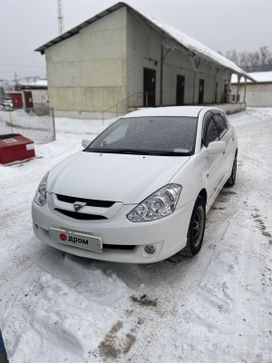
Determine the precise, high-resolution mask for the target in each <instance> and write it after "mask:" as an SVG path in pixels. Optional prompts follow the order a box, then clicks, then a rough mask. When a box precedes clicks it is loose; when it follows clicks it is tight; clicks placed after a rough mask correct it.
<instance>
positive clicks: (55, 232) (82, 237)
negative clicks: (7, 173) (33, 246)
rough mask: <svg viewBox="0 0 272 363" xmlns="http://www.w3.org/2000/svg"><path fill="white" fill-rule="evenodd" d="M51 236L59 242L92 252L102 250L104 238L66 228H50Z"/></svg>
mask: <svg viewBox="0 0 272 363" xmlns="http://www.w3.org/2000/svg"><path fill="white" fill-rule="evenodd" d="M49 238H50V239H51V240H52V241H54V242H58V243H63V244H65V245H69V246H73V247H78V248H82V249H84V250H89V251H92V252H102V239H101V238H100V237H96V236H91V235H88V234H84V233H78V232H74V231H70V230H65V229H58V228H50V230H49Z"/></svg>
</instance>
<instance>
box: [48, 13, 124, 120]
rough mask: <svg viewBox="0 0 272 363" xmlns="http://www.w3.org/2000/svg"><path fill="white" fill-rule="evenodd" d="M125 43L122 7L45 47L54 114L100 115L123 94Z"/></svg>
mask: <svg viewBox="0 0 272 363" xmlns="http://www.w3.org/2000/svg"><path fill="white" fill-rule="evenodd" d="M126 44H127V42H126V8H125V7H124V8H121V9H119V10H117V11H115V12H113V13H111V14H109V15H107V16H106V17H104V18H102V19H100V20H99V21H96V22H95V23H92V24H90V25H88V26H87V27H85V28H83V29H82V30H81V31H80V32H79V33H78V34H76V35H74V36H73V37H70V38H68V39H66V40H63V41H62V42H60V43H57V44H55V45H53V46H51V47H49V48H47V49H46V51H45V55H46V65H47V77H48V89H49V100H50V106H51V107H54V108H55V110H56V114H57V115H63V116H74V117H80V116H82V117H84V116H88V115H90V112H91V115H96V116H97V117H101V113H102V112H103V111H105V110H106V109H108V108H110V107H111V106H113V105H115V104H116V103H118V102H119V101H120V100H122V99H124V98H125V97H126V94H127V67H126ZM120 107H121V106H120ZM110 111H112V112H115V107H114V108H113V109H112V110H110Z"/></svg>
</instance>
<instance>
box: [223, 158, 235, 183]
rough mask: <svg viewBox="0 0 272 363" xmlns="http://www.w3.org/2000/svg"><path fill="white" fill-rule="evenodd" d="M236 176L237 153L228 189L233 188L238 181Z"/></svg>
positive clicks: (228, 181)
mask: <svg viewBox="0 0 272 363" xmlns="http://www.w3.org/2000/svg"><path fill="white" fill-rule="evenodd" d="M236 175H237V153H236V154H235V157H234V161H233V165H232V169H231V175H230V177H229V178H228V180H227V182H226V184H225V186H226V187H233V186H234V184H235V181H236Z"/></svg>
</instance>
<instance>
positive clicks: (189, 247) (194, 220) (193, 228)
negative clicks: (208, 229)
mask: <svg viewBox="0 0 272 363" xmlns="http://www.w3.org/2000/svg"><path fill="white" fill-rule="evenodd" d="M205 223H206V206H205V200H204V198H203V197H202V196H201V195H199V196H198V197H197V200H196V202H195V205H194V209H193V212H192V216H191V220H190V224H189V229H188V234H187V244H186V246H185V248H184V249H183V250H182V251H181V254H182V255H184V256H189V257H192V256H195V255H196V254H197V253H198V252H199V251H200V249H201V247H202V242H203V238H204V231H205Z"/></svg>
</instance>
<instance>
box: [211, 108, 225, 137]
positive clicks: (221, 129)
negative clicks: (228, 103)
mask: <svg viewBox="0 0 272 363" xmlns="http://www.w3.org/2000/svg"><path fill="white" fill-rule="evenodd" d="M213 119H214V122H215V124H216V127H217V130H218V134H219V137H220V138H221V137H222V136H223V135H224V134H225V133H226V132H227V130H228V125H227V123H226V120H225V119H224V118H223V116H222V115H221V114H220V113H216V114H214V115H213Z"/></svg>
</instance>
